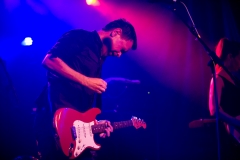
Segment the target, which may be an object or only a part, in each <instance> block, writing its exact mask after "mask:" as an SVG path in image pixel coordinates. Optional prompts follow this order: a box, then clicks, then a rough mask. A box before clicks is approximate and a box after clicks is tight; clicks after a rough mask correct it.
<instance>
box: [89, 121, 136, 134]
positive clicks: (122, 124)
mask: <svg viewBox="0 0 240 160" xmlns="http://www.w3.org/2000/svg"><path fill="white" fill-rule="evenodd" d="M111 125H112V127H113V129H120V128H126V127H131V126H133V123H132V121H131V120H128V121H121V122H113V123H111ZM106 128H107V125H106V124H97V125H93V126H92V132H93V134H95V133H101V132H104V131H105V129H106Z"/></svg>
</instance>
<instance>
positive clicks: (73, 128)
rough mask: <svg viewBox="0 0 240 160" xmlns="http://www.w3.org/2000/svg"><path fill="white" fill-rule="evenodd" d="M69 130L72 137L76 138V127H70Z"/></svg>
mask: <svg viewBox="0 0 240 160" xmlns="http://www.w3.org/2000/svg"><path fill="white" fill-rule="evenodd" d="M71 132H72V138H73V139H74V140H76V139H77V133H76V128H75V127H74V126H73V127H72V128H71Z"/></svg>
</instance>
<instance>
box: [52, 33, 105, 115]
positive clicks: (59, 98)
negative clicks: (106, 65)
mask: <svg viewBox="0 0 240 160" xmlns="http://www.w3.org/2000/svg"><path fill="white" fill-rule="evenodd" d="M101 50H102V41H101V39H100V37H99V35H98V33H97V32H96V31H92V32H89V31H85V30H81V29H76V30H71V31H69V32H67V33H65V34H64V35H63V36H62V37H61V38H60V39H59V40H58V41H57V43H56V44H55V45H54V46H53V47H52V48H51V50H50V51H49V52H48V53H49V54H52V56H53V57H59V58H60V59H62V60H63V61H64V62H65V63H66V64H67V65H68V66H69V67H71V68H72V69H74V70H75V71H77V72H79V73H82V74H83V75H85V76H87V77H94V78H100V77H101V69H102V62H103V61H102V60H101ZM47 78H48V84H49V98H50V102H51V106H52V111H53V112H55V110H56V109H58V108H62V107H67V108H73V109H76V110H78V111H80V112H85V111H86V110H88V109H89V108H91V107H92V105H93V102H94V98H95V93H94V92H93V91H92V90H90V89H88V88H87V87H85V86H82V85H80V84H78V83H76V82H74V81H71V80H69V79H67V78H65V77H62V76H60V75H57V74H55V73H53V72H51V71H48V72H47Z"/></svg>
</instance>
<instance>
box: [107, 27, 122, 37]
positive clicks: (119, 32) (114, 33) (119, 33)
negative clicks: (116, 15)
mask: <svg viewBox="0 0 240 160" xmlns="http://www.w3.org/2000/svg"><path fill="white" fill-rule="evenodd" d="M117 35H122V29H121V28H115V29H113V30H112V32H111V33H110V36H111V37H115V36H117Z"/></svg>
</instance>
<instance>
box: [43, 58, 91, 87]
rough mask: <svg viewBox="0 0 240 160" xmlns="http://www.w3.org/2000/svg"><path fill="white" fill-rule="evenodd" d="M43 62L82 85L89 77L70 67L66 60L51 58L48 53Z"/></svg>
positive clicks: (48, 67)
mask: <svg viewBox="0 0 240 160" xmlns="http://www.w3.org/2000/svg"><path fill="white" fill-rule="evenodd" d="M42 64H43V65H44V66H45V67H46V68H47V69H49V70H51V71H53V72H55V73H57V74H59V75H61V76H63V77H65V78H67V79H70V80H72V81H75V82H77V83H80V84H82V85H85V83H86V79H87V77H86V76H85V75H83V74H81V73H79V72H76V71H75V70H73V69H72V68H70V67H69V66H68V65H67V64H66V63H65V62H63V61H62V60H61V59H60V58H51V55H50V54H48V55H47V56H46V57H45V58H44V60H43V62H42Z"/></svg>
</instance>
